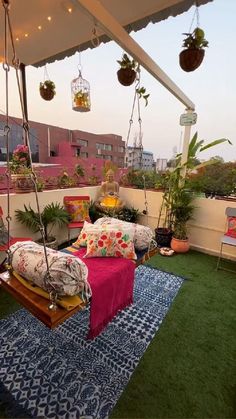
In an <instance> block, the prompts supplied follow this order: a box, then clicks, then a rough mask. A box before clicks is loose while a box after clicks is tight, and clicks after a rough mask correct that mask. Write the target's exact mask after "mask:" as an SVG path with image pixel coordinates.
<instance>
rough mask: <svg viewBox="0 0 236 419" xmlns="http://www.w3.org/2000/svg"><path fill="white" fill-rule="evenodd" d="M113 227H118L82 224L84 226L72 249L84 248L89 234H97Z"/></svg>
mask: <svg viewBox="0 0 236 419" xmlns="http://www.w3.org/2000/svg"><path fill="white" fill-rule="evenodd" d="M114 226H119V224H113V225H112V226H111V225H109V224H107V225H104V226H102V225H95V224H91V223H87V221H85V222H84V226H83V228H82V230H81V232H80V234H79V236H78V238H77V240H76V241H75V242H74V243H73V246H74V247H78V248H80V247H86V246H87V237H88V234H89V233H99V232H101V231H102V228H103V230H104V229H106V230H109V229H111V228H113V227H114Z"/></svg>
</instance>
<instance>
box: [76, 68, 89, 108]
mask: <svg viewBox="0 0 236 419" xmlns="http://www.w3.org/2000/svg"><path fill="white" fill-rule="evenodd" d="M71 95H72V109H73V110H74V111H77V112H88V111H90V106H91V104H90V86H89V82H88V81H87V80H85V79H83V77H82V74H81V70H79V76H78V77H77V78H76V79H74V80H72V82H71Z"/></svg>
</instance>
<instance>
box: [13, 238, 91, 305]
mask: <svg viewBox="0 0 236 419" xmlns="http://www.w3.org/2000/svg"><path fill="white" fill-rule="evenodd" d="M46 250H47V259H48V265H49V273H50V276H51V278H50V281H48V280H47V265H46V260H45V255H44V248H43V246H40V245H39V244H36V243H34V242H32V241H31V242H30V241H28V242H17V243H16V244H14V245H12V246H11V247H10V251H11V256H12V262H11V265H12V268H13V270H14V271H15V272H16V273H17V274H19V275H21V276H22V277H23V278H24V279H27V280H28V281H29V282H30V283H34V284H36V285H37V286H39V287H40V288H42V289H44V290H45V291H50V290H51V289H52V288H53V289H55V291H56V293H57V294H58V295H61V296H63V295H70V296H72V295H77V294H80V296H81V297H82V298H84V299H86V300H87V299H89V298H90V297H91V289H90V286H89V283H88V282H87V277H88V268H87V266H86V265H85V263H84V262H83V261H82V260H81V259H79V258H78V257H76V256H73V255H67V254H65V253H63V252H59V251H57V250H53V249H49V248H46ZM49 282H50V283H51V285H52V286H51V285H49Z"/></svg>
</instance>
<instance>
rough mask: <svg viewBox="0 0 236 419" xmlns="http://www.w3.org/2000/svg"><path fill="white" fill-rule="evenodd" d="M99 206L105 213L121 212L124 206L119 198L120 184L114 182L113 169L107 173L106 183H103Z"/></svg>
mask: <svg viewBox="0 0 236 419" xmlns="http://www.w3.org/2000/svg"><path fill="white" fill-rule="evenodd" d="M97 206H98V207H99V209H100V210H101V209H102V210H105V211H106V210H114V211H119V210H120V209H121V208H123V206H124V203H123V202H122V201H121V200H120V198H119V184H118V182H116V181H115V180H114V172H113V170H111V169H110V170H108V171H107V173H106V181H105V182H102V186H101V189H100V196H99V198H98V201H97Z"/></svg>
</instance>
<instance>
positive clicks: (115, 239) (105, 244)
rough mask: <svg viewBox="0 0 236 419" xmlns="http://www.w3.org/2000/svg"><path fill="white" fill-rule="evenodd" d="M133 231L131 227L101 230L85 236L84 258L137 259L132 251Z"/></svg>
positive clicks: (133, 250)
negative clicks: (85, 250) (111, 257)
mask: <svg viewBox="0 0 236 419" xmlns="http://www.w3.org/2000/svg"><path fill="white" fill-rule="evenodd" d="M133 238H134V229H133V228H132V227H131V228H130V227H128V228H127V227H122V226H120V227H113V228H112V229H106V228H101V229H100V231H97V232H89V233H88V234H87V252H86V254H85V256H84V257H109V256H113V257H123V258H126V259H134V260H136V259H137V256H136V253H135V249H134V243H133Z"/></svg>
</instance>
